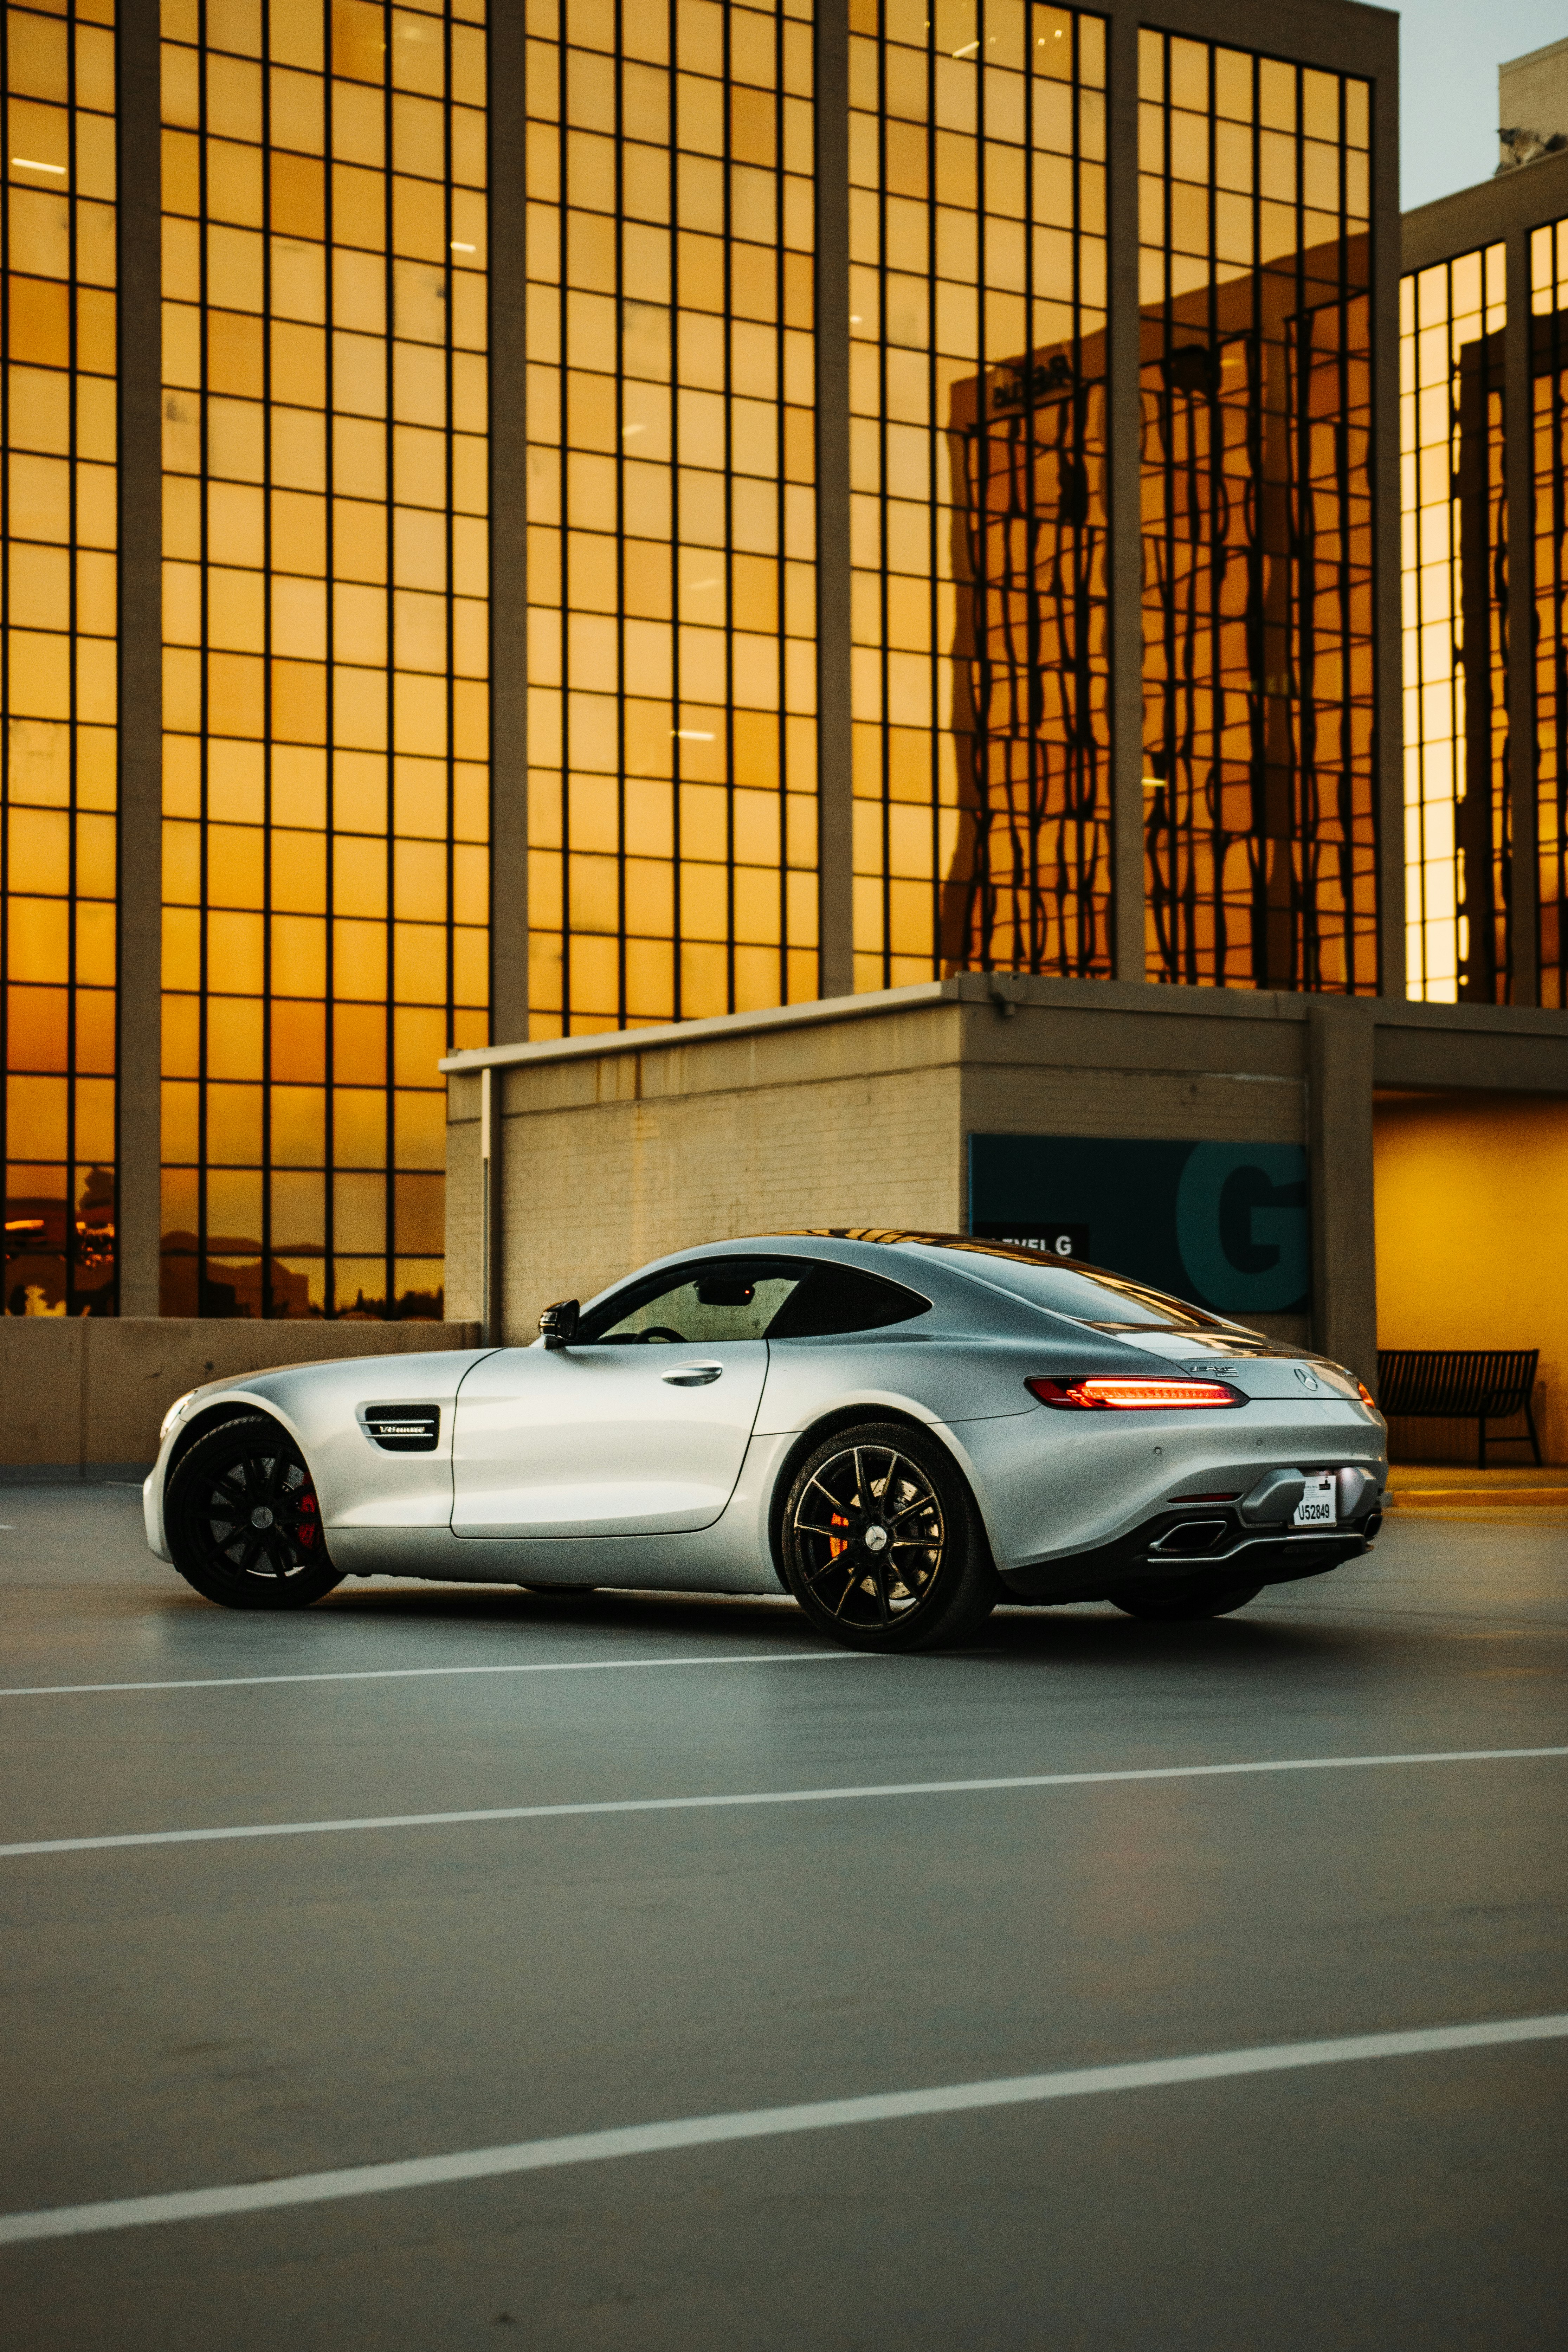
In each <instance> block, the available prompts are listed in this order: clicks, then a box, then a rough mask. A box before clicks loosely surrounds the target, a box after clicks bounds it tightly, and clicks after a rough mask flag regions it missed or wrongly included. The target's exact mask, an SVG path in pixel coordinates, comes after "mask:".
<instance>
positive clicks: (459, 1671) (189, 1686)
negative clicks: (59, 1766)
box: [0, 1650, 877, 1698]
mask: <svg viewBox="0 0 1568 2352" xmlns="http://www.w3.org/2000/svg"><path fill="white" fill-rule="evenodd" d="M876 1655H877V1653H876V1652H875V1651H868V1650H754V1651H752V1650H746V1651H738V1652H737V1653H735V1654H734V1655H732V1656H731V1655H725V1656H723V1657H718V1658H548V1659H543V1660H541V1661H539V1662H537V1663H532V1664H526V1665H504V1666H362V1667H356V1668H355V1669H354V1670H353V1672H352V1673H348V1674H325V1675H203V1676H196V1675H182V1676H180V1677H179V1678H178V1679H177V1680H175V1681H174V1682H163V1683H21V1684H18V1685H17V1686H16V1688H15V1689H14V1690H0V1698H78V1697H81V1696H86V1695H88V1694H90V1693H93V1692H98V1691H170V1690H242V1689H245V1688H247V1686H248V1685H250V1684H252V1683H398V1682H420V1681H423V1680H424V1679H426V1677H427V1676H429V1675H598V1674H604V1673H605V1672H607V1671H608V1670H609V1669H610V1668H612V1667H616V1666H620V1667H630V1666H799V1665H807V1666H820V1665H826V1664H835V1663H838V1662H840V1661H842V1660H844V1659H847V1658H850V1659H857V1658H858V1659H866V1658H874V1657H875V1656H876Z"/></svg>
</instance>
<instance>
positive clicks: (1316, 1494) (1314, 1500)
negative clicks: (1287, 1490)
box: [1290, 1470, 1339, 1528]
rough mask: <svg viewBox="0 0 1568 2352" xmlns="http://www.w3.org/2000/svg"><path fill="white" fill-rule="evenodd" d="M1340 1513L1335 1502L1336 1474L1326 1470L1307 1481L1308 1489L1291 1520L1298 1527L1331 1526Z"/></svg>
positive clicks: (1292, 1524) (1293, 1525)
mask: <svg viewBox="0 0 1568 2352" xmlns="http://www.w3.org/2000/svg"><path fill="white" fill-rule="evenodd" d="M1338 1516H1339V1514H1338V1511H1337V1509H1336V1507H1335V1503H1334V1474H1333V1472H1332V1471H1331V1470H1325V1471H1323V1472H1321V1474H1320V1475H1316V1476H1313V1477H1310V1478H1309V1479H1308V1481H1307V1491H1306V1493H1305V1494H1304V1495H1303V1496H1302V1497H1301V1499H1300V1502H1299V1503H1298V1504H1297V1506H1296V1516H1295V1517H1294V1518H1293V1519H1292V1520H1291V1522H1290V1524H1291V1526H1292V1527H1297V1528H1331V1527H1332V1526H1333V1524H1334V1522H1335V1520H1336V1518H1337V1517H1338Z"/></svg>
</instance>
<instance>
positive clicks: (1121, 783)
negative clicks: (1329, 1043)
mask: <svg viewBox="0 0 1568 2352" xmlns="http://www.w3.org/2000/svg"><path fill="white" fill-rule="evenodd" d="M1139 16H1140V11H1139V9H1138V7H1137V6H1136V5H1133V6H1131V7H1120V8H1118V9H1117V11H1116V13H1115V15H1114V16H1113V17H1112V18H1111V20H1110V27H1109V31H1110V59H1109V64H1108V68H1107V79H1108V82H1109V85H1110V86H1109V88H1108V89H1107V91H1106V99H1107V110H1108V114H1109V122H1108V126H1107V133H1106V144H1107V149H1108V152H1109V156H1110V168H1109V170H1108V172H1107V173H1106V180H1107V184H1108V187H1109V192H1110V224H1109V251H1108V254H1107V269H1108V275H1109V289H1108V294H1107V301H1108V317H1107V330H1106V343H1107V367H1108V373H1109V376H1110V383H1109V385H1108V387H1107V391H1108V398H1107V406H1106V417H1107V438H1108V440H1109V443H1110V446H1109V449H1108V451H1107V460H1108V469H1109V476H1110V564H1109V567H1108V569H1109V572H1110V775H1111V803H1112V810H1113V824H1114V828H1115V838H1114V849H1113V853H1112V855H1113V861H1114V866H1113V870H1114V880H1113V884H1112V891H1113V901H1112V905H1113V911H1112V916H1111V923H1112V942H1113V944H1112V950H1111V952H1112V958H1113V961H1114V967H1115V977H1116V978H1117V979H1118V980H1142V978H1143V977H1144V953H1145V943H1144V932H1145V914H1144V887H1145V886H1144V874H1143V550H1142V513H1143V506H1142V501H1143V486H1142V457H1141V441H1142V431H1141V407H1140V352H1139V342H1140V317H1139V307H1138V26H1139Z"/></svg>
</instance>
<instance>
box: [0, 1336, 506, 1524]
mask: <svg viewBox="0 0 1568 2352" xmlns="http://www.w3.org/2000/svg"><path fill="white" fill-rule="evenodd" d="M478 1339H479V1333H478V1330H477V1328H476V1327H475V1326H474V1325H472V1324H470V1323H415V1322H408V1323H346V1322H345V1323H316V1322H306V1321H304V1320H300V1321H299V1322H252V1321H248V1320H245V1319H241V1318H236V1319H235V1320H233V1321H228V1320H224V1321H218V1320H215V1319H212V1318H203V1319H201V1320H199V1321H198V1320H195V1319H190V1320H187V1319H184V1318H175V1317H166V1318H159V1317H155V1316H148V1317H141V1316H136V1317H130V1316H126V1317H121V1318H118V1319H116V1318H113V1317H111V1316H106V1317H104V1318H102V1319H101V1320H100V1319H97V1318H93V1317H92V1316H70V1317H67V1316H63V1315H36V1316H35V1315H5V1316H0V1399H3V1400H4V1404H3V1408H0V1483H3V1482H5V1481H7V1480H9V1481H11V1482H13V1483H14V1482H15V1481H16V1480H17V1479H25V1478H44V1477H66V1478H75V1477H91V1476H94V1475H97V1476H100V1477H101V1476H110V1475H121V1476H125V1477H130V1476H132V1475H141V1474H142V1472H143V1471H144V1470H145V1469H146V1468H147V1466H148V1465H150V1464H151V1463H152V1461H153V1456H154V1455H155V1454H156V1453H157V1451H158V1423H160V1422H161V1421H162V1420H163V1414H164V1412H166V1411H167V1409H168V1407H169V1406H170V1405H171V1404H172V1403H173V1402H174V1399H175V1398H176V1397H177V1396H179V1395H180V1394H182V1392H183V1391H184V1390H186V1389H191V1388H195V1387H197V1386H198V1385H199V1383H200V1382H201V1381H210V1380H223V1379H226V1378H227V1377H229V1376H230V1375H231V1374H234V1373H236V1372H254V1371H261V1370H265V1369H266V1368H267V1367H268V1365H272V1364H302V1363H310V1362H313V1361H314V1360H317V1359H319V1358H321V1357H331V1356H391V1355H412V1354H416V1353H418V1352H419V1351H420V1350H421V1349H426V1348H472V1347H474V1346H476V1345H477V1344H478Z"/></svg>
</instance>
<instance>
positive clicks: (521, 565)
mask: <svg viewBox="0 0 1568 2352" xmlns="http://www.w3.org/2000/svg"><path fill="white" fill-rule="evenodd" d="M526 33H527V14H526V0H495V5H494V6H493V7H492V9H491V12H490V43H489V67H490V82H489V88H490V103H489V130H490V248H489V249H490V274H489V291H490V656H491V659H490V1035H491V1037H492V1039H494V1040H495V1042H496V1043H497V1044H499V1045H515V1044H518V1043H521V1041H522V1040H523V1039H524V1038H526V1037H527V1035H528V659H527V652H528V447H527V428H526V424H525V421H524V420H525V405H524V402H525V392H526V383H527V376H526V359H527V352H526V338H525V326H526V318H527V299H528V289H527V264H526V257H525V253H524V245H523V219H524V214H525V205H526V198H527V142H526V130H527V123H526V114H525V109H524V86H523V77H524V69H525V48H526V40H525V36H526Z"/></svg>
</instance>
